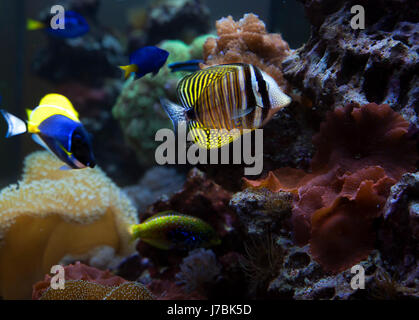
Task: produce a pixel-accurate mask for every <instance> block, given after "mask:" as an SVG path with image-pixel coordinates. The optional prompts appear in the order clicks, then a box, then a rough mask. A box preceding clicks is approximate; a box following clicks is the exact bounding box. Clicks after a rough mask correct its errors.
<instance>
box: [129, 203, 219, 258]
mask: <svg viewBox="0 0 419 320" xmlns="http://www.w3.org/2000/svg"><path fill="white" fill-rule="evenodd" d="M131 234H132V236H133V238H134V239H137V238H140V239H141V240H142V241H144V242H147V243H148V244H151V245H152V246H154V247H157V248H159V249H165V250H169V249H187V250H191V249H194V248H199V247H210V246H213V245H218V244H220V243H221V240H220V238H219V237H218V235H217V233H216V232H215V231H214V229H213V228H212V227H211V226H210V225H209V224H208V223H206V222H205V221H203V220H201V219H199V218H196V217H192V216H187V215H184V214H181V213H178V212H175V211H170V210H169V211H163V212H160V213H158V214H156V215H154V216H152V217H150V218H148V219H147V220H145V221H144V222H143V223H140V224H135V225H132V226H131Z"/></svg>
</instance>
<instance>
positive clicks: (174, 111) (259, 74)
mask: <svg viewBox="0 0 419 320" xmlns="http://www.w3.org/2000/svg"><path fill="white" fill-rule="evenodd" d="M177 96H178V98H179V100H180V102H181V105H177V104H175V103H173V102H170V101H168V100H166V99H161V104H162V106H163V108H164V109H165V111H166V113H167V114H168V115H169V117H170V119H171V120H172V122H173V125H174V128H175V130H177V127H178V124H179V123H180V122H185V123H186V124H187V126H188V129H189V131H190V132H191V134H192V137H193V139H194V142H195V143H196V144H198V146H200V147H201V148H206V149H213V148H219V147H222V146H223V145H226V144H228V143H230V142H232V141H234V140H235V139H237V138H238V137H240V136H241V135H242V134H243V130H244V129H250V130H254V129H257V128H261V127H262V126H264V125H265V124H266V123H267V122H268V121H269V120H270V119H272V117H273V116H274V115H275V113H277V112H278V111H279V110H280V109H282V108H284V107H286V106H287V105H288V104H290V102H291V98H290V97H288V96H287V95H286V94H285V93H283V92H282V90H281V88H280V87H279V86H278V84H277V83H276V82H275V80H274V79H273V78H272V77H271V76H270V75H268V74H267V73H265V72H263V71H261V70H260V69H259V68H257V67H255V66H253V65H250V64H243V63H237V64H225V65H217V66H212V67H209V68H206V69H202V70H199V71H196V72H194V73H192V74H190V75H187V76H186V77H184V78H183V79H182V80H181V81H180V82H179V84H178V87H177ZM233 129H238V130H235V132H236V133H235V134H234V135H231V134H229V133H228V131H231V130H233Z"/></svg>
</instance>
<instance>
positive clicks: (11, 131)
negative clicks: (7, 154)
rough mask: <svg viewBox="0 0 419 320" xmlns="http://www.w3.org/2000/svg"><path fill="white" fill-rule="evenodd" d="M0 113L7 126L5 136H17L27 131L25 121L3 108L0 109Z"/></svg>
mask: <svg viewBox="0 0 419 320" xmlns="http://www.w3.org/2000/svg"><path fill="white" fill-rule="evenodd" d="M0 113H1V114H2V115H3V117H4V120H6V122H7V126H8V128H7V133H6V138H10V137H13V136H17V135H19V134H22V133H25V132H27V131H28V128H27V126H26V123H25V122H24V121H23V120H21V119H19V118H18V117H16V116H14V115H12V114H10V113H8V112H7V111H5V110H3V109H0Z"/></svg>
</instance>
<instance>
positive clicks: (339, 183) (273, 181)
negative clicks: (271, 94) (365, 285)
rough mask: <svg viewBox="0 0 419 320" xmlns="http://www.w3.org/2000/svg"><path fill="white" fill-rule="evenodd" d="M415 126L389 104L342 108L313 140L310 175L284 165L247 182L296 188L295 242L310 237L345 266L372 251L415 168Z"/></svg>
mask: <svg viewBox="0 0 419 320" xmlns="http://www.w3.org/2000/svg"><path fill="white" fill-rule="evenodd" d="M408 128H409V123H408V122H407V121H405V120H404V119H403V118H402V117H401V115H399V114H398V113H397V112H394V111H393V110H392V109H391V108H390V107H389V106H388V105H377V104H374V103H371V104H368V105H365V106H363V107H361V106H359V105H357V104H351V105H348V106H346V107H344V108H340V109H336V110H335V111H334V112H331V113H329V114H328V116H327V118H326V121H325V122H324V123H323V124H322V125H321V128H320V132H319V133H318V134H317V135H315V136H314V138H313V142H314V145H315V146H316V147H317V153H316V154H315V156H314V158H313V159H312V162H311V173H305V172H304V171H302V170H297V169H292V168H281V169H278V170H276V171H274V172H270V173H269V175H268V177H267V178H266V179H263V180H259V181H249V180H245V181H246V184H247V186H249V187H255V188H260V187H266V188H268V189H270V190H271V191H276V192H277V191H288V192H293V193H294V194H295V200H294V205H293V212H292V222H293V228H294V236H295V240H296V242H297V243H298V244H299V245H304V244H306V243H308V242H309V243H310V253H311V254H312V256H313V257H314V258H315V259H316V260H317V261H318V262H319V263H320V264H321V265H322V267H323V268H324V269H325V270H327V271H332V272H340V271H343V270H345V269H346V268H348V267H351V266H352V265H353V264H355V263H357V262H359V261H361V260H362V259H364V258H366V257H367V256H368V254H369V253H370V251H371V249H372V248H373V243H374V240H375V232H374V230H373V220H374V219H375V218H377V217H379V216H381V215H382V213H383V207H384V204H385V201H386V198H387V196H388V195H389V193H390V187H391V186H392V185H393V184H395V183H396V182H397V181H398V180H399V179H400V178H401V176H402V174H403V173H405V172H409V171H414V170H415V162H416V160H417V159H418V154H417V152H416V146H415V141H413V140H411V139H409V135H408V134H407V133H408Z"/></svg>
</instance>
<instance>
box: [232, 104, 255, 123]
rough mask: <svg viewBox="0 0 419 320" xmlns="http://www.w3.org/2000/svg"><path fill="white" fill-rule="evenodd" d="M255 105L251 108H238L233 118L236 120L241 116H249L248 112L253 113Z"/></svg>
mask: <svg viewBox="0 0 419 320" xmlns="http://www.w3.org/2000/svg"><path fill="white" fill-rule="evenodd" d="M255 109H256V108H255V107H251V108H247V109H244V110H236V112H235V113H234V115H233V117H232V119H234V120H236V119H239V118H243V117H245V116H247V115H248V114H250V113H252V112H253V111H255Z"/></svg>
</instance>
